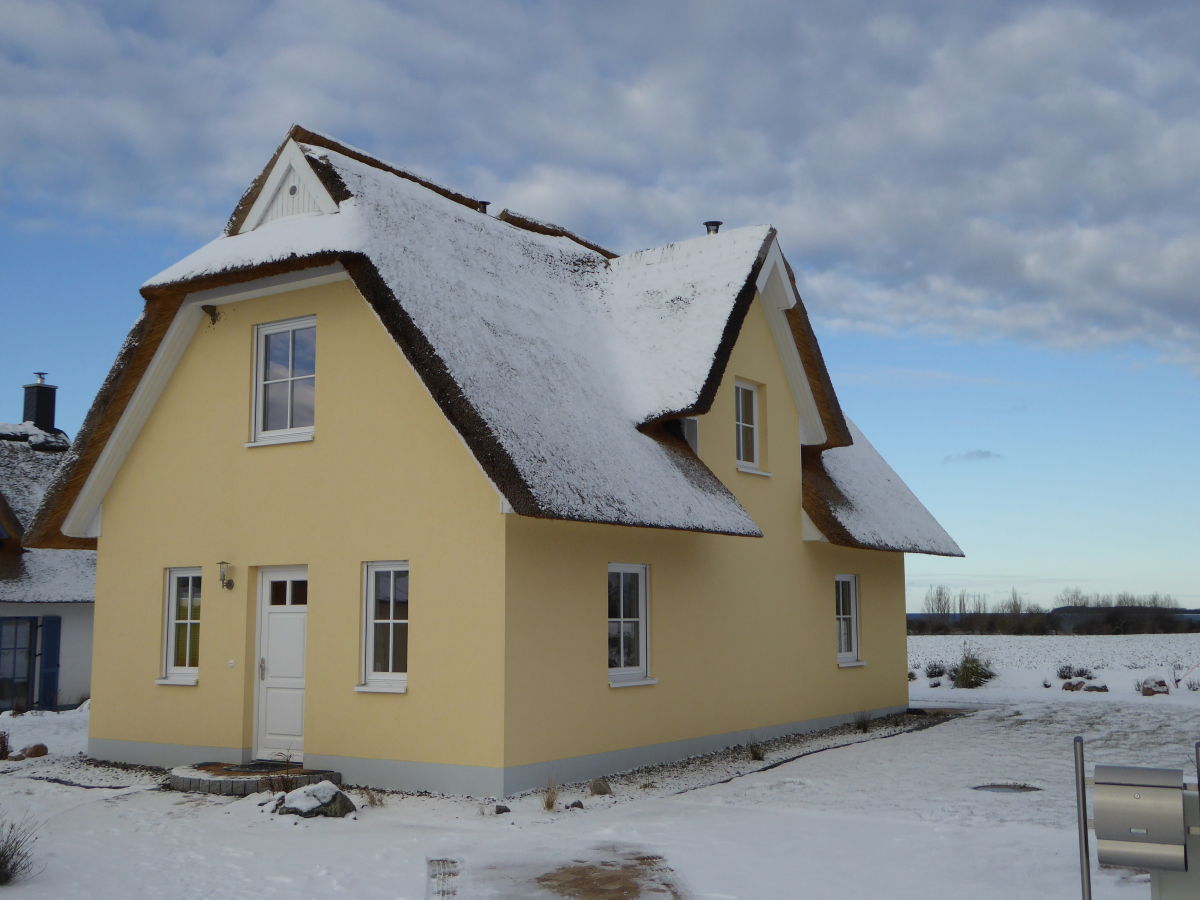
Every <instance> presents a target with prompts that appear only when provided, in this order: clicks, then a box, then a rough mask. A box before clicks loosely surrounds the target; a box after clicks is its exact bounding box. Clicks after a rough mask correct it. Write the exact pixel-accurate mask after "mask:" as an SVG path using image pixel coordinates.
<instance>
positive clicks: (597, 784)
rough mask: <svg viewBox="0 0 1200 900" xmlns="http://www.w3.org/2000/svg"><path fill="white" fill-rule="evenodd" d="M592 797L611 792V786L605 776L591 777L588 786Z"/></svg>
mask: <svg viewBox="0 0 1200 900" xmlns="http://www.w3.org/2000/svg"><path fill="white" fill-rule="evenodd" d="M589 787H590V789H591V792H592V796H593V797H600V796H604V795H607V794H611V793H612V787H611V786H610V785H609V783H608V779H606V778H593V779H592V783H591V785H590V786H589Z"/></svg>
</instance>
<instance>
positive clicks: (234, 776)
mask: <svg viewBox="0 0 1200 900" xmlns="http://www.w3.org/2000/svg"><path fill="white" fill-rule="evenodd" d="M319 781H332V782H333V783H334V784H338V785H340V784H341V783H342V773H341V772H335V771H333V770H332V769H305V768H303V767H302V766H297V765H289V764H288V763H280V762H273V761H265V760H255V761H253V762H248V763H218V762H208V763H196V764H195V765H192V766H177V767H175V768H174V769H172V770H171V771H170V774H169V775H168V778H167V788H168V790H172V791H191V792H192V793H198V794H221V795H223V796H227V797H245V796H247V795H248V794H257V793H260V792H262V791H269V792H271V793H278V792H279V791H294V790H295V789H296V788H298V787H304V785H306V784H316V783H317V782H319Z"/></svg>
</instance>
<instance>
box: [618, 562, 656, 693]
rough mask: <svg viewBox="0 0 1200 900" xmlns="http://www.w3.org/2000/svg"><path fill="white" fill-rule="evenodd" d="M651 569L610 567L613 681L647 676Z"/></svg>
mask: <svg viewBox="0 0 1200 900" xmlns="http://www.w3.org/2000/svg"><path fill="white" fill-rule="evenodd" d="M646 582H647V568H646V566H643V565H630V564H625V563H613V564H611V565H609V567H608V676H609V678H610V679H611V680H614V681H621V680H626V681H628V680H635V679H644V678H646V677H647V674H648V672H649V667H648V663H647V659H646V650H647V647H648V641H647V638H648V634H647V631H648V622H647V616H646V607H647V603H646V594H647V585H646Z"/></svg>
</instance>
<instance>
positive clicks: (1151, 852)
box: [1076, 738, 1200, 900]
mask: <svg viewBox="0 0 1200 900" xmlns="http://www.w3.org/2000/svg"><path fill="white" fill-rule="evenodd" d="M1197 748H1198V749H1197V753H1198V761H1200V745H1197ZM1076 759H1077V761H1078V763H1079V764H1080V765H1079V768H1080V769H1081V763H1082V741H1081V740H1080V739H1079V738H1076ZM1092 784H1093V786H1094V787H1093V806H1094V812H1095V819H1094V820H1093V826H1094V828H1095V831H1096V852H1097V856H1098V858H1099V861H1100V864H1101V865H1113V866H1129V867H1131V868H1136V869H1148V870H1149V871H1150V897H1151V900H1188V898H1190V900H1195V898H1197V897H1200V785H1192V784H1185V783H1184V780H1183V771H1182V770H1181V769H1147V768H1138V767H1135V766H1096V773H1095V777H1094V778H1093V779H1092ZM1077 788H1078V789H1079V790H1080V797H1079V804H1080V807H1079V808H1080V812H1081V820H1080V821H1081V824H1082V823H1083V822H1084V821H1086V819H1085V818H1083V817H1084V816H1086V806H1085V801H1084V798H1083V795H1082V786H1081V785H1078V782H1077ZM1080 846H1081V853H1086V852H1087V851H1086V847H1087V843H1086V832H1082V831H1081V841H1080ZM1081 865H1083V866H1085V867H1086V866H1087V860H1086V858H1084V859H1081ZM1090 887H1091V885H1090V877H1089V876H1088V875H1087V873H1086V872H1085V874H1084V896H1085V897H1087V896H1089V895H1090Z"/></svg>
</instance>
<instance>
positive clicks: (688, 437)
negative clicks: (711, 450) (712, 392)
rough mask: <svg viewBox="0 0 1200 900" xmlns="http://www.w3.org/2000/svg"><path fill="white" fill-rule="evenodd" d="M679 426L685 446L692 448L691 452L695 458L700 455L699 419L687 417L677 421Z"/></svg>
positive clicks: (697, 417)
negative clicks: (685, 442)
mask: <svg viewBox="0 0 1200 900" xmlns="http://www.w3.org/2000/svg"><path fill="white" fill-rule="evenodd" d="M679 426H680V428H681V429H682V431H683V439H684V440H685V441H687V445H688V446H689V447H691V448H692V452H693V453H695V454H696V455H697V456H699V455H700V417H699V416H688V417H687V418H684V419H680V420H679Z"/></svg>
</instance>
